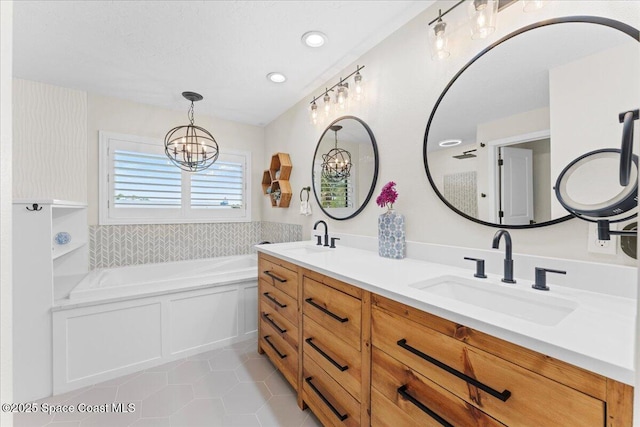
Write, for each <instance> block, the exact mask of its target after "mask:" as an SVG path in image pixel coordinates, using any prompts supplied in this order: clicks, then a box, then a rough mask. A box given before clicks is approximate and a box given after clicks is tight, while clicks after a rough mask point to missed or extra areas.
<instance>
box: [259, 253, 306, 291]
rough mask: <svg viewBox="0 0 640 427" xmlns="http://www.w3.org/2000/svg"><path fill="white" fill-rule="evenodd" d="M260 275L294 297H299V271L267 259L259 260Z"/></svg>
mask: <svg viewBox="0 0 640 427" xmlns="http://www.w3.org/2000/svg"><path fill="white" fill-rule="evenodd" d="M258 277H259V278H260V279H263V280H265V281H266V282H267V283H271V284H272V285H273V286H275V287H276V288H278V289H280V290H281V291H283V292H285V293H286V294H287V295H289V296H291V297H292V298H293V299H295V300H297V299H298V273H297V272H296V271H293V270H289V269H288V268H285V267H282V266H280V265H278V264H275V263H273V262H271V261H267V260H266V259H263V258H260V260H259V262H258Z"/></svg>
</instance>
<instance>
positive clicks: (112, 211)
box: [100, 132, 251, 224]
mask: <svg viewBox="0 0 640 427" xmlns="http://www.w3.org/2000/svg"><path fill="white" fill-rule="evenodd" d="M250 162H251V153H249V152H241V151H229V150H227V151H225V152H223V153H220V156H219V158H218V160H217V161H216V163H214V164H213V165H212V166H211V167H209V168H208V169H206V170H204V171H200V172H197V173H189V172H186V171H182V170H180V169H179V168H178V167H176V166H175V165H174V164H173V163H172V162H171V161H170V160H169V159H168V158H167V157H166V155H165V153H164V147H163V144H162V142H161V141H154V140H149V139H146V138H142V137H136V136H130V135H118V134H112V133H107V132H100V223H101V224H141V223H142V224H154V223H157V224H162V223H165V224H166V223H185V222H217V221H250V220H251V218H250V213H251V210H250V198H249V194H251V192H250V182H249V179H248V174H249V172H248V171H250V170H251V168H250Z"/></svg>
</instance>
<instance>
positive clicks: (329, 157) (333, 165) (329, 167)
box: [322, 125, 351, 182]
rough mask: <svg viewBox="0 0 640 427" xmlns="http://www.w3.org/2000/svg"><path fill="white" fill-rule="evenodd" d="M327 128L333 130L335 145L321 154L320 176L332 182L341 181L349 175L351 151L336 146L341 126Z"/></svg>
mask: <svg viewBox="0 0 640 427" xmlns="http://www.w3.org/2000/svg"><path fill="white" fill-rule="evenodd" d="M329 129H331V130H332V131H334V132H335V135H336V145H335V147H334V148H332V149H331V150H329V152H328V153H327V154H323V155H322V177H323V178H325V179H327V180H329V181H332V182H336V181H342V180H343V179H346V178H349V176H350V175H351V153H349V152H348V151H347V150H343V149H342V148H338V131H339V130H340V129H342V126H338V125H333V126H329Z"/></svg>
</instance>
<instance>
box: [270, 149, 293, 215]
mask: <svg viewBox="0 0 640 427" xmlns="http://www.w3.org/2000/svg"><path fill="white" fill-rule="evenodd" d="M292 168H293V166H292V165H291V158H290V157H289V154H287V153H276V154H274V155H273V156H271V163H270V164H269V169H267V170H265V171H264V172H263V173H262V192H263V193H264V194H266V195H268V196H269V199H270V200H271V206H272V207H279V208H288V207H289V204H290V203H291V195H292V192H291V184H289V178H290V177H291V169H292ZM276 194H279V198H276V196H275V195H276Z"/></svg>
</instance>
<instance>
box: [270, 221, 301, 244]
mask: <svg viewBox="0 0 640 427" xmlns="http://www.w3.org/2000/svg"><path fill="white" fill-rule="evenodd" d="M261 227H262V229H261V232H260V241H264V240H266V241H268V242H271V243H283V242H297V241H300V240H302V226H301V225H299V224H286V223H282V222H270V221H262V223H261Z"/></svg>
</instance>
